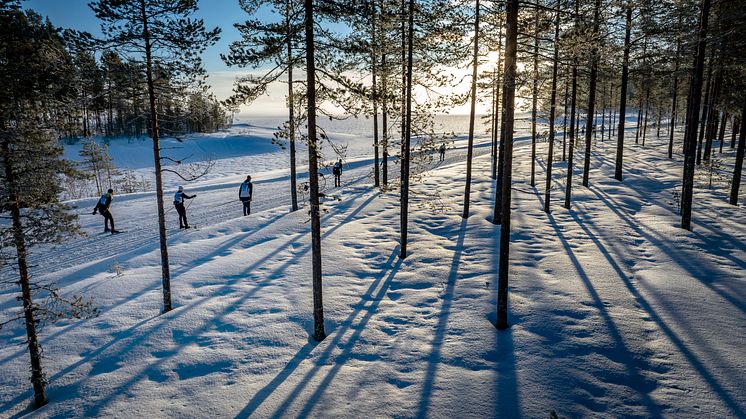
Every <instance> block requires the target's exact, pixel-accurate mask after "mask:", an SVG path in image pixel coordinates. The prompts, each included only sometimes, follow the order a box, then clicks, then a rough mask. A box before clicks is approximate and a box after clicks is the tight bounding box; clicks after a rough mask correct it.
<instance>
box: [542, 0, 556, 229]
mask: <svg viewBox="0 0 746 419" xmlns="http://www.w3.org/2000/svg"><path fill="white" fill-rule="evenodd" d="M559 11H560V3H559V0H557V18H556V19H557V20H556V21H555V22H554V61H553V63H552V95H551V99H550V100H549V152H548V153H547V182H546V188H545V192H544V212H546V213H547V214H549V207H550V205H549V201H550V197H551V191H552V161H553V160H554V134H555V133H554V126H555V120H554V119H555V116H556V114H557V64H558V63H559V44H558V42H559V29H560V28H559V22H560V14H559Z"/></svg>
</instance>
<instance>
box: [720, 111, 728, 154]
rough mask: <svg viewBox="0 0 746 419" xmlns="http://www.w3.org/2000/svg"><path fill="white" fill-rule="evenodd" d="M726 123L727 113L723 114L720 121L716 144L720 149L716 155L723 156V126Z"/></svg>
mask: <svg viewBox="0 0 746 419" xmlns="http://www.w3.org/2000/svg"><path fill="white" fill-rule="evenodd" d="M727 123H728V112H723V118H722V119H721V120H720V132H719V133H718V142H719V143H720V144H719V145H720V149H719V150H718V153H720V154H723V143H724V142H725V125H726V124H727Z"/></svg>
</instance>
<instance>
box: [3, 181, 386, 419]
mask: <svg viewBox="0 0 746 419" xmlns="http://www.w3.org/2000/svg"><path fill="white" fill-rule="evenodd" d="M365 192H366V191H361V192H360V193H358V194H356V195H355V197H358V196H361V195H363V194H364V193H365ZM375 196H376V194H374V195H372V196H371V197H370V198H368V199H367V200H366V201H365V202H364V203H363V204H362V205H361V206H360V207H358V208H357V209H356V211H355V213H357V212H359V210H360V209H361V208H362V207H365V206H367V205H368V204H369V203H370V202H371V201H372V200H373V198H375ZM351 201H353V202H354V199H352V200H351ZM348 205H349V204H348ZM333 215H334V213H330V214H327V215H326V216H325V217H324V218H323V219H322V222H323V221H328V220H329V219H330V218H331V217H332V216H333ZM348 219H349V217H348V218H346V219H345V220H348ZM265 227H266V226H265ZM335 227H338V226H335ZM307 234H308V232H306V231H303V232H300V233H298V234H297V235H296V236H295V237H294V238H292V239H291V240H288V241H287V242H285V243H284V244H283V245H282V246H280V247H279V248H278V249H276V250H275V252H273V253H272V254H269V255H267V256H265V257H263V258H261V259H259V260H258V261H257V262H255V263H254V264H252V265H251V266H250V267H249V269H247V271H248V272H251V270H253V269H255V268H256V267H258V266H261V265H262V264H263V263H265V262H266V261H267V260H269V259H270V258H272V257H274V255H276V254H277V253H279V252H281V251H283V250H284V249H286V248H288V247H289V246H291V245H292V244H293V243H295V242H297V241H298V240H300V239H301V238H303V237H305V236H306V235H307ZM309 249H310V246H309ZM208 257H209V256H208ZM299 257H300V255H299V256H297V258H299ZM244 279H246V278H245V276H244V275H238V276H236V277H234V278H232V279H231V280H229V281H226V282H225V283H224V284H223V286H222V287H221V288H220V289H219V290H217V291H216V294H217V295H224V294H225V293H227V292H229V291H230V289H231V288H232V287H233V286H234V285H235V283H236V282H238V281H242V280H244ZM273 279H274V278H273V277H268V278H264V279H263V280H261V281H259V282H258V283H256V285H255V287H254V288H252V289H251V290H250V291H249V292H247V293H245V294H244V295H243V296H242V298H241V299H240V300H239V301H238V302H236V303H234V304H233V305H234V306H236V305H238V304H240V303H242V302H243V301H246V300H247V299H248V298H250V297H251V296H253V295H254V294H256V293H257V292H258V291H259V290H260V289H261V288H262V287H263V286H264V285H266V284H267V283H269V282H271V281H272V280H273ZM155 286H156V287H157V284H156V285H155ZM209 300H210V298H209V297H204V298H202V299H199V300H196V301H195V302H193V303H191V304H188V305H185V306H181V307H176V308H175V309H174V310H172V311H171V312H169V313H166V314H163V315H161V316H157V317H153V318H150V319H146V320H143V321H141V322H139V323H137V324H135V325H133V326H131V327H130V328H128V329H127V330H125V331H121V332H117V333H116V334H115V335H114V336H113V338H112V340H110V341H109V342H107V343H106V344H104V345H102V346H101V347H99V348H97V349H96V350H94V351H92V352H90V353H88V354H86V355H85V356H84V357H83V358H81V359H80V360H78V361H77V362H75V363H74V364H72V365H70V366H68V367H66V368H64V369H63V370H61V371H59V372H58V373H56V374H55V375H54V376H52V377H51V379H50V381H52V382H53V381H55V380H57V379H59V378H60V377H62V376H64V375H65V374H68V373H70V372H72V371H73V370H75V369H76V368H78V367H79V366H81V365H84V364H86V363H88V362H90V361H91V360H93V359H94V358H96V357H97V356H98V355H100V354H102V353H103V352H104V351H106V350H107V349H110V348H111V347H113V346H114V345H115V344H117V343H119V342H122V341H124V340H125V339H127V338H129V337H132V336H133V335H134V334H135V332H136V331H137V329H139V328H140V327H142V326H143V325H145V324H146V323H148V322H149V321H151V320H153V319H157V323H156V324H154V325H153V327H151V328H150V329H149V330H148V331H146V332H143V333H142V334H140V335H139V336H137V337H136V338H135V339H134V340H133V341H131V342H129V343H128V346H130V347H131V346H136V345H139V344H141V343H143V342H144V341H145V340H146V339H147V338H148V337H149V336H150V335H152V334H153V333H155V332H157V331H158V330H160V329H161V328H163V327H165V326H166V325H168V324H170V323H171V322H172V321H173V320H175V319H177V318H179V317H181V316H183V315H185V314H186V313H188V312H189V311H190V310H192V309H194V308H197V307H199V306H201V305H203V304H205V303H207V302H208V301H209ZM128 301H129V300H123V301H122V302H120V303H119V305H123V304H125V303H127V302H128ZM228 311H229V310H226V312H224V313H223V315H225V314H226V313H227V312H228ZM210 324H211V322H206V326H209V325H210ZM79 326H80V324H78V323H75V324H73V325H71V326H70V327H69V328H66V329H64V330H62V331H60V332H59V333H60V334H61V333H65V332H67V331H69V330H72V329H74V328H76V327H79ZM48 339H51V337H50V338H48ZM18 353H19V354H21V353H23V351H22V350H21V351H19V352H18ZM176 353H178V351H176V352H174V353H173V354H172V356H173V355H175V354H176ZM169 358H170V357H163V358H161V359H159V361H158V362H157V363H156V364H154V365H150V366H148V367H147V368H145V369H144V370H143V372H142V373H141V374H140V375H136V376H133V377H132V378H131V379H130V380H128V381H127V382H126V383H123V384H122V385H121V387H120V389H126V388H129V387H130V386H132V385H133V384H135V383H136V382H138V381H139V379H140V377H141V376H144V375H146V374H147V373H148V371H149V370H152V369H153V367H154V366H155V367H157V366H159V365H161V364H162V363H164V362H165V361H167V360H168V359H169ZM112 362H113V361H112ZM83 381H84V378H81V379H80V380H78V381H77V382H76V383H75V384H74V385H68V386H66V390H69V391H70V392H74V389H75V387H76V386H77V385H78V384H80V383H81V382H83ZM55 392H56V391H55V389H54V387H50V388H49V393H50V396H51V397H50V398H53V397H54V396H53V395H54V393H55ZM63 393H65V394H67V393H68V392H67V391H63ZM30 394H31V393H30V391H27V392H25V393H24V394H22V395H21V396H23V397H21V396H19V397H17V398H15V399H13V400H12V401H10V402H8V403H6V404H5V405H3V406H2V407H3V408H4V410H7V409H10V408H11V407H14V406H16V405H17V404H18V403H19V402H20V401H21V400H23V399H24V398H26V397H30ZM117 394H118V393H117ZM115 396H116V394H110V395H109V396H108V397H107V398H106V399H104V400H103V401H101V402H100V403H99V404H98V405H97V406H94V407H92V408H90V409H89V411H88V412H87V414H86V415H87V416H97V415H98V413H99V412H100V409H102V408H103V407H105V406H106V405H107V404H108V402H109V401H110V400H111V399H112V398H113V397H115Z"/></svg>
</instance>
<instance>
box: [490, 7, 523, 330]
mask: <svg viewBox="0 0 746 419" xmlns="http://www.w3.org/2000/svg"><path fill="white" fill-rule="evenodd" d="M518 4H519V2H518V0H507V2H506V10H507V19H506V42H505V82H504V85H503V90H504V93H503V109H504V110H505V116H504V121H505V128H504V141H503V142H504V143H505V153H504V154H505V155H504V156H503V159H504V168H503V170H504V174H503V177H502V188H501V189H502V191H501V192H502V200H501V201H502V202H501V204H502V211H501V217H502V220H501V223H500V264H499V268H498V273H499V279H498V285H497V322H496V324H495V326H496V327H497V328H498V329H499V330H504V329H507V328H508V327H509V325H508V274H509V270H510V260H509V258H510V192H511V184H512V172H513V122H514V119H513V118H514V115H515V78H516V51H517V45H518Z"/></svg>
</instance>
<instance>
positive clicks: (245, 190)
mask: <svg viewBox="0 0 746 419" xmlns="http://www.w3.org/2000/svg"><path fill="white" fill-rule="evenodd" d="M253 194H254V184H253V183H251V182H249V181H244V182H243V183H241V187H239V188H238V199H240V200H241V201H251V196H252V195H253Z"/></svg>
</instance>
